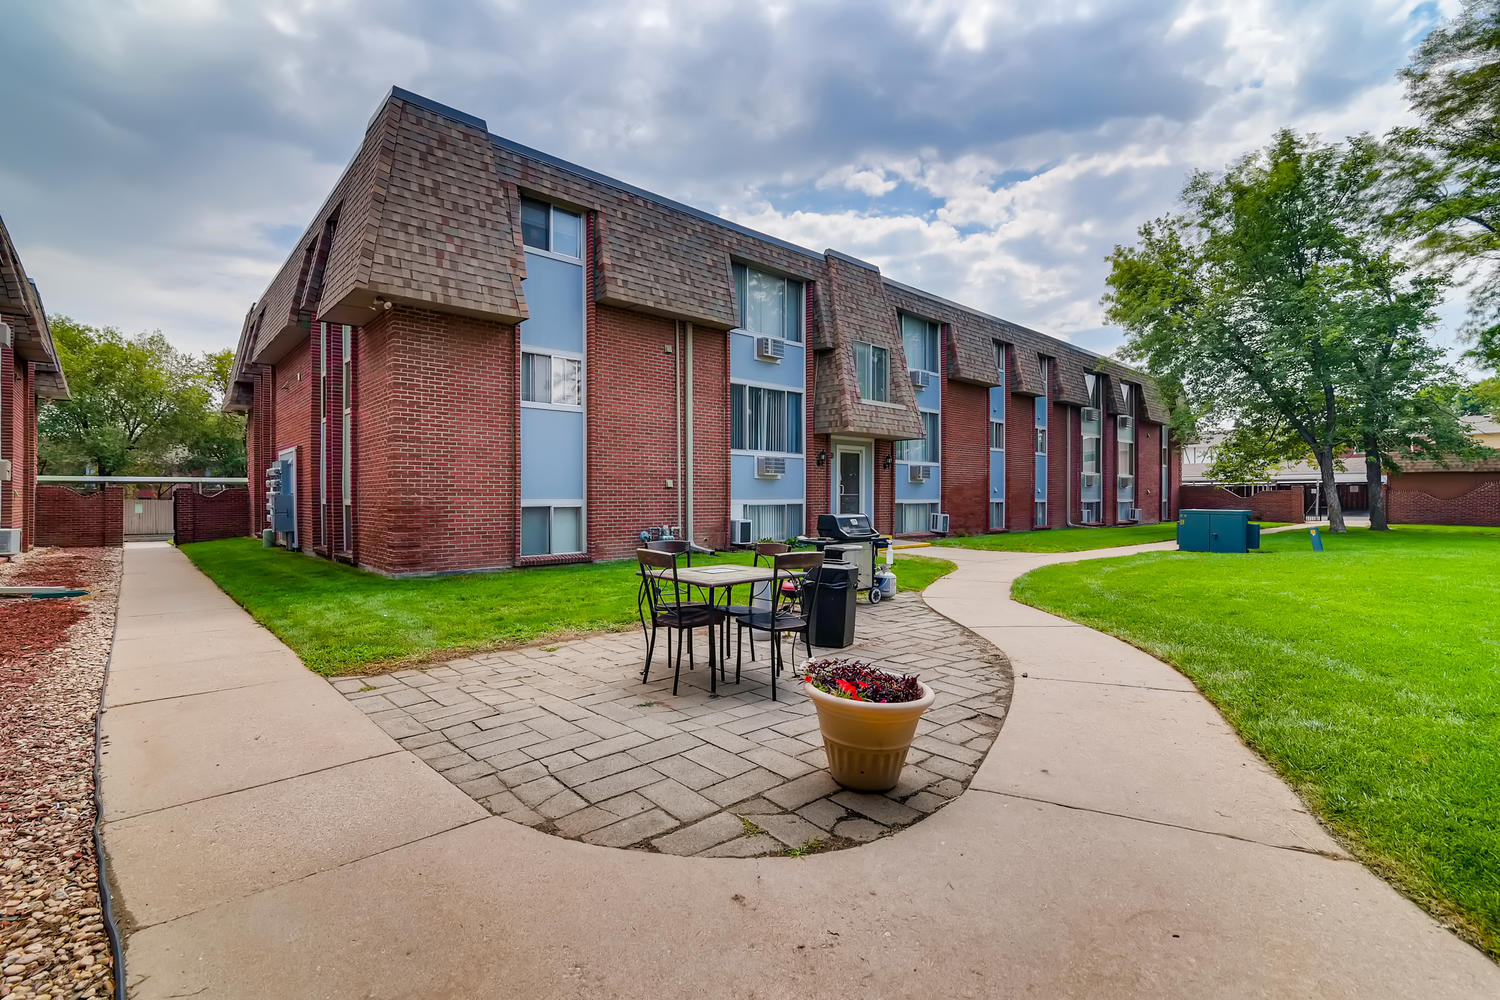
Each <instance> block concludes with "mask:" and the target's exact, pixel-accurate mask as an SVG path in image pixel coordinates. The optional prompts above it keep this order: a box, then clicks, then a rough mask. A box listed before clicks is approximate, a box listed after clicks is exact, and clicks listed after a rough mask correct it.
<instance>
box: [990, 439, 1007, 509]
mask: <svg viewBox="0 0 1500 1000" xmlns="http://www.w3.org/2000/svg"><path fill="white" fill-rule="evenodd" d="M990 499H991V500H994V501H997V502H998V501H1000V500H1004V499H1005V452H1003V451H992V452H990Z"/></svg>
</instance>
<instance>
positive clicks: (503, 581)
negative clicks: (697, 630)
mask: <svg viewBox="0 0 1500 1000" xmlns="http://www.w3.org/2000/svg"><path fill="white" fill-rule="evenodd" d="M182 551H183V552H184V553H185V554H186V555H187V557H188V558H189V559H191V560H192V561H193V562H194V564H196V565H197V567H198V568H199V569H201V570H203V572H204V573H206V574H208V576H209V577H210V578H212V579H213V581H214V582H215V583H217V584H218V585H219V586H220V587H221V588H223V590H224V592H225V593H227V594H228V595H229V596H230V597H232V598H234V599H235V601H237V602H239V604H241V605H242V606H243V607H244V608H245V610H247V611H249V612H250V614H251V615H253V616H254V618H255V620H256V621H258V622H260V623H261V624H262V625H264V626H265V627H266V628H268V629H270V630H271V631H272V632H273V633H275V634H276V636H277V638H279V639H281V641H283V642H285V643H286V644H287V645H288V646H290V647H291V648H292V649H293V650H295V651H296V653H297V655H298V656H300V657H301V658H302V662H303V663H306V664H307V665H308V666H309V667H311V668H312V669H313V670H316V671H317V672H318V673H320V674H325V675H328V676H334V675H337V674H345V673H361V672H365V671H368V670H370V669H371V668H372V667H387V666H390V665H392V664H396V663H409V662H416V661H420V660H422V659H424V658H428V657H431V656H432V655H434V654H436V653H439V652H457V651H463V650H475V649H484V648H493V647H498V646H507V645H519V644H524V643H531V642H540V641H544V640H547V639H560V638H565V637H569V636H574V635H579V634H581V633H585V632H600V631H612V630H617V629H621V628H628V627H631V626H632V625H634V624H635V623H636V622H637V618H636V609H635V596H636V579H635V576H634V573H635V563H634V562H631V561H619V562H602V563H585V564H582V565H577V566H555V567H548V568H542V569H528V570H511V571H506V572H498V573H471V574H464V575H456V576H438V577H420V578H411V577H408V578H404V579H398V580H393V579H389V578H387V577H383V576H378V575H376V574H374V573H365V572H363V571H361V570H357V569H352V568H350V567H348V566H344V565H341V564H339V563H334V562H329V561H328V560H326V559H313V558H310V557H308V556H304V555H300V554H298V553H294V552H287V551H285V550H283V549H266V548H262V547H261V544H260V542H259V541H258V540H256V539H253V538H231V539H225V540H224V541H218V542H199V543H196V544H192V545H184V546H182ZM749 561H750V556H749V554H748V553H741V554H735V555H730V556H717V557H713V558H704V559H702V560H700V559H699V558H698V557H694V559H693V564H694V565H695V566H696V565H700V564H706V563H709V562H745V563H748V562H749ZM953 568H954V566H953V564H952V563H951V562H947V561H945V560H942V559H924V558H920V557H901V558H899V559H898V560H897V563H896V576H897V580H898V582H899V584H900V586H901V589H902V590H920V589H922V588H924V587H926V586H927V585H928V584H929V583H931V582H932V581H933V580H936V579H937V578H938V577H940V576H942V575H943V574H944V573H948V572H950V571H952V570H953Z"/></svg>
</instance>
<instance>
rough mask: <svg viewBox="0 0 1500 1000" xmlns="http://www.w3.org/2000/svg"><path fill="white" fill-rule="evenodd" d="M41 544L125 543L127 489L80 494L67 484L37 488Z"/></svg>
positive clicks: (38, 528)
mask: <svg viewBox="0 0 1500 1000" xmlns="http://www.w3.org/2000/svg"><path fill="white" fill-rule="evenodd" d="M36 523H37V538H36V544H38V545H67V546H77V545H123V544H124V541H125V491H124V490H123V489H121V488H120V487H118V486H110V487H106V488H105V489H102V490H97V491H95V492H93V493H79V492H77V491H75V490H70V489H68V488H67V487H66V486H54V485H51V484H46V485H42V486H39V487H37V503H36Z"/></svg>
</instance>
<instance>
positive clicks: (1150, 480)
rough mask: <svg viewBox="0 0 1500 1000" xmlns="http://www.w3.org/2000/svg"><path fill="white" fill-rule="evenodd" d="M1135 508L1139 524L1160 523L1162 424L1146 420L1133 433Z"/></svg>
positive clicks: (1139, 423) (1137, 425) (1138, 424)
mask: <svg viewBox="0 0 1500 1000" xmlns="http://www.w3.org/2000/svg"><path fill="white" fill-rule="evenodd" d="M1135 505H1136V506H1137V507H1139V508H1140V509H1141V521H1140V523H1141V524H1156V523H1158V522H1159V521H1161V424H1153V423H1150V422H1148V421H1145V420H1141V421H1140V422H1138V423H1137V424H1136V430H1135Z"/></svg>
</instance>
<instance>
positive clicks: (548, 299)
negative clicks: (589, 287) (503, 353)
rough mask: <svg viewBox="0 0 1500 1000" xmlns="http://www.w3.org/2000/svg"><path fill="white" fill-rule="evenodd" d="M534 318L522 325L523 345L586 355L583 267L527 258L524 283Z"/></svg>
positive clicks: (530, 255)
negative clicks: (584, 346) (584, 351)
mask: <svg viewBox="0 0 1500 1000" xmlns="http://www.w3.org/2000/svg"><path fill="white" fill-rule="evenodd" d="M522 288H523V290H524V291H525V293H526V304H527V306H528V308H529V309H530V310H531V318H530V319H528V320H527V321H526V322H524V323H522V324H521V344H522V346H523V347H535V348H538V349H541V350H553V351H572V352H573V353H575V354H582V353H583V266H582V265H581V264H570V263H568V262H567V261H562V260H556V259H554V258H552V257H545V256H543V255H542V254H538V253H527V254H526V280H525V281H524V282H523V283H522Z"/></svg>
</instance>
